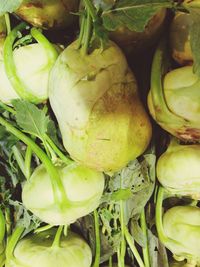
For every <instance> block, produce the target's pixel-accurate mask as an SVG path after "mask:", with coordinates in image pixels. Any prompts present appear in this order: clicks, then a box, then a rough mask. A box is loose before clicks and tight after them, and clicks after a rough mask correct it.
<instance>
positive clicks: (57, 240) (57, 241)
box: [51, 225, 63, 248]
mask: <svg viewBox="0 0 200 267" xmlns="http://www.w3.org/2000/svg"><path fill="white" fill-rule="evenodd" d="M62 231H63V225H60V226H59V227H58V230H57V232H56V236H55V238H54V241H53V244H52V246H51V247H52V248H55V247H57V248H59V247H60V239H61V235H62Z"/></svg>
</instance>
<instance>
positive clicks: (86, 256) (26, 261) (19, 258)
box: [5, 229, 92, 267]
mask: <svg viewBox="0 0 200 267" xmlns="http://www.w3.org/2000/svg"><path fill="white" fill-rule="evenodd" d="M55 234H56V231H55V229H51V230H49V231H44V232H41V233H37V234H33V235H29V236H26V237H24V238H22V239H21V240H20V241H19V242H18V243H17V245H16V246H15V248H14V252H13V255H12V256H11V258H7V259H6V264H5V267H33V266H34V267H55V266H59V267H66V266H70V267H90V266H91V263H92V252H91V249H90V247H89V246H88V244H87V243H86V242H85V241H84V240H83V239H82V238H81V237H80V236H78V235H77V234H75V233H73V232H71V231H68V234H67V237H65V236H64V235H62V237H61V239H60V242H59V244H58V245H56V246H52V244H53V241H54V238H55Z"/></svg>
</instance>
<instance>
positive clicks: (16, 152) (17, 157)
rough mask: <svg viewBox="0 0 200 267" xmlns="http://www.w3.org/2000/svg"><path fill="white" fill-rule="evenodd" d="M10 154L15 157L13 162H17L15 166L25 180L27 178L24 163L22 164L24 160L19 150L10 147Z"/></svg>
mask: <svg viewBox="0 0 200 267" xmlns="http://www.w3.org/2000/svg"><path fill="white" fill-rule="evenodd" d="M12 152H13V155H14V157H15V160H16V161H17V164H18V166H19V168H20V170H21V171H22V173H23V174H24V176H25V177H26V179H27V176H26V171H25V162H24V158H23V156H22V154H21V152H20V150H19V148H18V147H17V146H16V145H14V146H13V147H12Z"/></svg>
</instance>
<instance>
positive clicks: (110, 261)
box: [109, 256, 113, 267]
mask: <svg viewBox="0 0 200 267" xmlns="http://www.w3.org/2000/svg"><path fill="white" fill-rule="evenodd" d="M112 266H113V264H112V257H111V256H110V258H109V267H112Z"/></svg>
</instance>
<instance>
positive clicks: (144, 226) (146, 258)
mask: <svg viewBox="0 0 200 267" xmlns="http://www.w3.org/2000/svg"><path fill="white" fill-rule="evenodd" d="M140 224H141V229H142V232H143V234H144V236H145V247H143V248H142V252H143V259H144V264H145V267H150V259H149V246H148V238H147V224H146V218H145V209H143V210H142V213H141V215H140Z"/></svg>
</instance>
